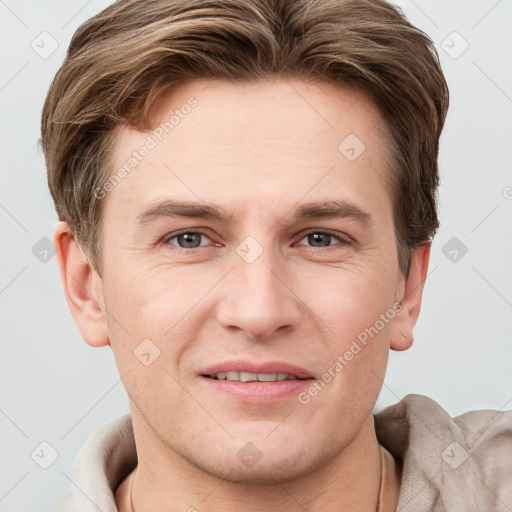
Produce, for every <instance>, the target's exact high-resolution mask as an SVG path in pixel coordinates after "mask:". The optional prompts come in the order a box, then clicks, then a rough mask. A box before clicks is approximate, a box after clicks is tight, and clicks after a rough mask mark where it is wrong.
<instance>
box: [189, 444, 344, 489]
mask: <svg viewBox="0 0 512 512" xmlns="http://www.w3.org/2000/svg"><path fill="white" fill-rule="evenodd" d="M248 451H249V452H250V450H248ZM269 454H270V455H267V456H265V453H261V458H259V459H258V460H257V461H256V462H254V463H253V464H252V465H251V466H250V467H248V466H247V465H245V464H244V463H243V462H241V461H240V458H242V457H243V455H239V452H235V453H234V454H233V456H231V457H225V456H224V457H220V456H218V455H217V456H212V458H211V459H204V458H200V457H194V458H188V457H185V458H186V460H188V462H189V463H191V464H192V465H193V466H195V467H196V468H197V469H199V470H200V471H202V472H204V473H207V474H209V475H211V476H214V477H216V478H220V479H222V480H225V481H227V482H231V483H236V484H241V485H269V484H276V483H284V482H293V481H297V480H300V479H302V478H304V477H307V476H309V475H310V474H311V473H313V472H315V471H316V470H318V469H320V468H323V467H325V465H326V464H328V463H329V461H330V460H331V459H332V458H333V457H334V456H335V454H334V453H333V452H332V451H330V450H329V451H328V452H327V453H324V452H322V453H317V454H315V455H313V456H311V455H307V454H305V453H304V452H302V451H295V452H294V453H286V454H284V453H281V454H279V453H276V451H275V450H273V451H269Z"/></svg>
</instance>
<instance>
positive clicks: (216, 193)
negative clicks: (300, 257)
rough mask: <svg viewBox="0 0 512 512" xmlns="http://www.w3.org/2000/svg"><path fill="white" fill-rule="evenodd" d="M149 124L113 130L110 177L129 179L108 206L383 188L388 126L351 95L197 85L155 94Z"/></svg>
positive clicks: (290, 85) (284, 85)
mask: <svg viewBox="0 0 512 512" xmlns="http://www.w3.org/2000/svg"><path fill="white" fill-rule="evenodd" d="M151 122H152V129H151V130H149V131H147V132H144V133H142V132H139V131H136V130H132V129H129V128H127V127H125V126H121V127H118V128H117V133H116V142H115V145H114V148H113V152H112V158H111V164H112V171H111V172H113V173H116V171H118V170H119V169H122V168H124V169H125V171H126V172H123V173H121V174H123V176H122V179H120V180H116V181H118V183H116V184H115V186H113V187H112V190H111V191H110V192H109V193H108V194H109V196H110V197H107V201H106V203H107V208H108V203H109V202H112V201H115V202H118V201H121V202H122V203H123V204H130V205H132V206H134V207H135V206H136V207H141V206H142V205H144V204H147V203H148V202H150V201H151V200H153V199H154V198H155V197H156V195H162V196H165V195H167V196H173V195H174V196H176V195H179V196H180V198H182V199H183V198H184V197H185V196H188V198H195V199H196V200H203V199H204V200H207V199H212V200H213V199H214V200H215V202H217V203H221V202H222V201H223V200H224V199H225V200H233V199H234V198H235V197H237V198H238V199H239V204H240V205H243V204H247V203H246V201H247V200H249V199H252V200H254V201H255V202H254V203H253V204H254V206H255V207H257V206H258V202H257V200H258V199H262V200H263V199H264V200H265V207H268V206H269V205H270V204H272V205H273V206H276V207H277V206H278V205H282V206H283V207H285V206H286V200H285V199H286V197H287V196H288V197H289V199H290V201H292V200H293V201H295V202H296V201H297V200H299V199H300V196H305V195H306V194H307V195H308V199H309V200H314V199H315V196H317V197H318V198H320V199H326V200H328V199H333V200H335V199H336V198H337V197H338V196H339V193H338V191H339V192H343V188H342V187H343V183H344V182H345V185H346V186H345V192H346V193H347V194H352V195H354V194H355V195H357V193H356V192H355V190H356V189H357V188H358V187H359V194H362V195H364V193H365V189H366V190H367V191H368V192H369V191H370V190H369V185H370V184H371V183H370V182H372V181H373V182H375V185H378V186H380V187H381V188H382V187H385V180H384V179H383V177H384V175H385V173H386V167H387V166H386V158H385V156H386V146H387V144H386V140H387V131H386V127H385V123H384V121H383V119H382V117H381V115H380V113H379V111H378V109H377V107H376V106H375V105H374V104H373V103H372V102H371V101H370V100H369V99H368V98H367V97H366V96H365V95H364V94H363V93H361V92H359V91H355V90H353V89H348V88H342V87H338V86H334V85H332V84H326V83H320V82H315V83H313V82H306V81H302V80H298V79H295V80H291V79H290V80H273V81H260V82H255V83H244V84H240V83H229V82H224V81H209V82H208V81H203V80H201V81H193V82H189V83H187V84H182V85H181V86H179V87H177V88H176V89H174V90H173V91H172V92H170V93H167V94H166V95H163V96H161V98H160V99H159V100H158V101H157V102H156V103H155V105H154V108H153V109H152V113H151ZM142 153H144V154H143V155H142ZM344 180H345V181H344ZM347 180H348V181H350V182H351V185H350V186H348V181H347ZM194 196H195V197H194ZM328 196H331V197H328ZM351 199H357V198H354V197H353V198H351ZM262 205H263V203H260V206H262Z"/></svg>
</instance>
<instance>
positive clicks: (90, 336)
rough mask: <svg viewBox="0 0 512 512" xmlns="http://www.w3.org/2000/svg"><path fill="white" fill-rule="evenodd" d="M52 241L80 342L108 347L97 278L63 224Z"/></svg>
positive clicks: (66, 225) (101, 297)
mask: <svg viewBox="0 0 512 512" xmlns="http://www.w3.org/2000/svg"><path fill="white" fill-rule="evenodd" d="M53 242H54V244H55V246H56V249H57V261H58V263H59V268H60V277H61V279H62V284H63V285H64V292H65V294H66V300H67V303H68V306H69V309H70V311H71V314H72V315H73V318H74V319H75V323H76V324H77V326H78V328H79V329H80V333H81V334H82V337H83V339H84V340H85V341H86V342H87V343H88V344H89V345H91V346H92V347H103V346H105V345H109V343H110V340H109V338H108V331H107V328H106V326H107V323H106V320H105V314H104V312H105V306H104V300H103V281H102V279H101V277H100V276H99V275H98V273H97V272H96V270H95V269H94V268H93V267H92V265H91V264H90V263H89V262H88V260H87V258H86V257H85V255H84V254H83V253H82V250H81V247H80V246H79V245H78V243H77V241H76V240H75V237H74V236H73V232H72V230H71V228H70V226H69V224H68V223H67V222H60V223H59V224H58V225H57V227H56V228H55V232H54V235H53Z"/></svg>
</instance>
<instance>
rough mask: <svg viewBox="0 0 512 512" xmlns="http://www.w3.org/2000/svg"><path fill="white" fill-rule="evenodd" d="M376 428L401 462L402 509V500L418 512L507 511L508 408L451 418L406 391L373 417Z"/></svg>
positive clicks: (511, 485) (511, 486) (510, 487)
mask: <svg viewBox="0 0 512 512" xmlns="http://www.w3.org/2000/svg"><path fill="white" fill-rule="evenodd" d="M375 428H376V432H377V437H378V439H379V442H380V443H381V444H382V445H383V446H385V447H386V448H387V449H388V450H389V451H390V452H391V453H392V454H393V455H394V456H395V458H396V459H397V460H399V461H401V463H402V466H403V475H402V493H401V503H402V504H404V506H403V508H402V509H403V510H406V509H407V507H405V502H406V501H407V502H409V505H411V504H412V503H411V502H413V503H414V504H415V506H416V507H417V510H434V509H433V508H428V507H429V506H433V504H437V505H436V506H439V507H440V508H439V509H435V510H464V509H466V510H467V509H468V508H469V509H471V510H482V507H484V509H486V510H493V507H494V508H496V507H499V506H503V503H506V504H507V506H509V507H510V508H511V509H512V477H511V474H512V457H511V455H512V411H493V410H481V411H470V412H467V413H465V414H462V415H460V416H456V417H451V416H450V415H449V414H448V413H447V412H446V411H445V410H444V409H443V408H442V407H441V406H440V405H439V404H438V403H437V402H435V401H434V400H432V399H430V398H428V397H426V396H422V395H407V396H406V397H405V398H404V399H403V400H401V401H400V402H399V403H397V404H395V405H393V406H390V407H388V408H386V409H384V410H383V411H381V412H380V413H378V414H376V415H375ZM427 503H428V504H429V505H425V504H427ZM422 504H424V506H425V507H427V508H421V506H423V505H422ZM460 507H462V508H460ZM464 507H466V508H464ZM474 507H477V508H474ZM498 509H499V508H496V510H498ZM398 510H400V508H399V509H398Z"/></svg>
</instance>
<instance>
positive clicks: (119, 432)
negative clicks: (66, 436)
mask: <svg viewBox="0 0 512 512" xmlns="http://www.w3.org/2000/svg"><path fill="white" fill-rule="evenodd" d="M136 464H137V452H136V447H135V440H134V436H133V426H132V422H131V416H130V415H129V414H125V415H124V416H121V417H120V418H117V419H115V420H113V421H110V422H109V423H107V424H105V425H103V426H102V427H101V428H99V429H98V430H97V431H96V432H94V433H93V434H92V435H91V436H90V437H89V439H88V440H87V441H86V443H85V444H84V445H83V447H82V448H81V449H80V451H79V452H78V455H77V457H76V459H75V462H74V465H73V478H72V482H73V489H72V491H71V492H69V493H68V494H66V495H65V496H64V497H63V498H62V500H61V501H60V502H59V503H58V504H57V505H56V506H55V507H54V508H53V509H52V512H94V511H97V510H98V509H99V510H102V511H103V512H116V511H117V507H116V505H115V490H116V488H117V486H118V485H119V484H120V482H121V481H122V480H123V479H124V477H125V476H126V475H127V474H128V473H129V472H130V471H131V470H132V469H133V468H134V467H135V466H136Z"/></svg>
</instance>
